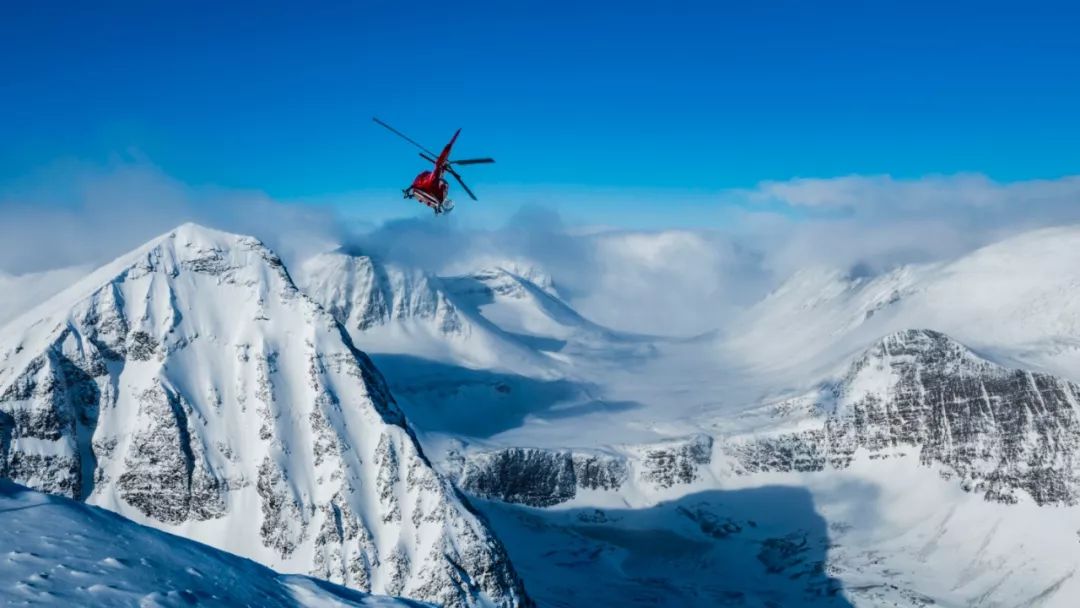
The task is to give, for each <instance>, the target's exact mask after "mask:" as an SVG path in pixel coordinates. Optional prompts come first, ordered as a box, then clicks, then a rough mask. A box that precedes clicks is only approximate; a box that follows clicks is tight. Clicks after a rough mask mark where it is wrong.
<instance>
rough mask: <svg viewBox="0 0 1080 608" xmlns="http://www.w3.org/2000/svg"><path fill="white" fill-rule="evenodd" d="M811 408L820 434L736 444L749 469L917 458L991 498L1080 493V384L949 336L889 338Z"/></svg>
mask: <svg viewBox="0 0 1080 608" xmlns="http://www.w3.org/2000/svg"><path fill="white" fill-rule="evenodd" d="M788 405H790V404H786V405H785V408H786V407H787V406H788ZM803 405H804V406H806V407H808V408H809V409H810V411H812V412H813V413H814V416H815V417H816V418H818V419H819V420H820V423H821V426H820V427H819V428H816V429H811V430H804V431H800V432H793V433H780V434H777V435H774V436H771V437H754V438H748V439H745V440H741V441H735V442H733V443H732V444H730V445H729V446H726V449H729V450H730V451H732V452H733V453H734V454H735V455H736V457H737V460H738V462H739V465H740V467H741V471H742V472H757V471H793V470H795V471H817V470H821V469H824V468H827V467H833V468H842V467H846V466H848V465H849V464H850V463H851V461H852V458H853V457H854V456H855V453H856V451H858V450H865V451H866V452H867V453H868V454H869V455H870V457H871V458H875V457H876V458H881V457H888V456H892V455H906V454H912V455H914V456H915V457H917V458H919V460H920V462H922V463H923V464H926V465H934V466H938V467H939V468H940V469H939V470H940V472H941V474H942V475H943V476H945V477H947V478H956V479H957V480H958V481H959V482H960V484H961V485H962V486H963V487H964V488H965V489H967V490H969V491H974V492H981V493H983V494H984V495H985V497H986V498H987V499H988V500H994V501H1000V502H1016V501H1017V500H1019V499H1020V498H1021V496H1023V495H1027V496H1030V497H1031V499H1033V500H1034V501H1035V502H1036V503H1038V504H1076V503H1077V500H1078V497H1080V477H1078V475H1077V471H1078V470H1080V468H1078V467H1080V451H1078V447H1080V387H1078V386H1077V385H1075V384H1073V383H1071V382H1068V381H1066V380H1062V379H1059V378H1055V377H1053V376H1049V375H1045V374H1040V373H1034V372H1029V371H1023V370H1017V369H1008V368H1005V367H1002V366H1000V365H996V364H994V363H991V362H989V361H986V360H984V359H982V358H980V357H978V356H977V355H975V354H974V353H972V352H971V351H970V350H968V349H967V348H965V347H964V346H962V345H960V344H959V343H957V342H955V341H953V340H951V339H950V338H949V337H947V336H945V335H944V334H941V333H938V332H934V331H928V330H909V331H903V332H898V333H896V334H893V335H890V336H888V337H886V338H884V339H883V340H881V341H880V342H878V343H877V344H875V345H874V346H873V347H871V348H870V349H869V350H867V351H866V352H865V353H864V354H863V355H862V356H861V357H859V358H857V359H856V360H855V361H854V363H852V364H851V366H850V368H849V369H848V371H847V373H846V375H844V377H843V378H842V379H841V380H839V381H838V382H836V383H833V384H831V385H829V386H827V387H825V388H824V389H823V390H822V392H821V393H820V394H819V395H817V396H816V398H814V399H812V400H811V401H810V402H807V403H804V404H803Z"/></svg>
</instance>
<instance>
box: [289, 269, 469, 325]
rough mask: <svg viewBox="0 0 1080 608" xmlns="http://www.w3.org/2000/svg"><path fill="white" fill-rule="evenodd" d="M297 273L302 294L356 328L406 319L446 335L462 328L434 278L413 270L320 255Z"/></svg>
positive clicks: (459, 317) (455, 312) (460, 319)
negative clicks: (426, 322)
mask: <svg viewBox="0 0 1080 608" xmlns="http://www.w3.org/2000/svg"><path fill="white" fill-rule="evenodd" d="M300 277H301V281H302V284H303V285H304V289H305V291H306V292H307V293H309V294H314V295H315V296H317V297H318V299H319V302H320V303H321V304H322V305H323V307H324V308H326V309H327V310H328V311H329V312H330V314H332V315H334V317H335V318H337V319H338V320H340V321H341V322H342V323H343V324H345V325H346V326H347V327H350V328H355V329H357V330H359V331H365V330H368V329H371V328H373V327H378V326H382V325H387V324H389V323H391V322H393V321H404V320H408V319H422V320H426V321H428V322H430V323H431V324H432V326H434V327H435V328H436V329H437V330H438V331H439V332H442V333H445V334H448V335H454V334H461V333H463V332H465V331H466V327H465V326H464V323H463V320H462V318H461V314H460V313H459V312H458V311H457V308H456V307H455V306H454V305H453V303H452V302H450V299H449V298H448V297H447V295H446V294H445V293H444V292H443V291H442V290H441V286H440V285H438V283H437V279H435V278H434V277H429V276H428V275H426V274H425V273H423V272H421V271H420V270H417V269H414V268H403V267H400V266H397V265H390V264H377V263H376V262H375V261H374V260H372V259H371V258H370V257H367V256H359V255H348V254H345V253H325V254H321V255H317V256H315V257H313V258H311V259H308V260H306V261H305V262H304V264H303V267H302V269H301V274H300Z"/></svg>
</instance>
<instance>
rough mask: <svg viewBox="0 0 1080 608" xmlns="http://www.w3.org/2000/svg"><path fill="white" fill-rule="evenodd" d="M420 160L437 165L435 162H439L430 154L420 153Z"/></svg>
mask: <svg viewBox="0 0 1080 608" xmlns="http://www.w3.org/2000/svg"><path fill="white" fill-rule="evenodd" d="M420 158H422V159H424V160H426V161H428V162H429V163H437V162H439V160H438V159H437V158H435V157H434V156H432V155H430V154H426V153H424V152H421V153H420Z"/></svg>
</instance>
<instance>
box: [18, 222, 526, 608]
mask: <svg viewBox="0 0 1080 608" xmlns="http://www.w3.org/2000/svg"><path fill="white" fill-rule="evenodd" d="M368 366H369V362H368V360H367V359H366V357H365V356H364V355H362V354H360V353H358V352H357V351H356V350H355V349H354V347H353V345H352V343H351V342H350V341H349V340H348V338H347V337H346V336H345V335H344V334H343V332H342V330H341V327H340V326H339V325H338V324H337V322H336V321H335V320H334V319H333V318H332V317H331V316H330V315H329V314H328V313H327V312H326V310H324V309H323V308H322V307H320V306H319V305H318V304H316V303H315V302H313V301H312V300H310V299H309V298H307V297H306V296H305V295H304V294H303V293H302V292H300V291H299V290H298V289H297V288H296V286H295V285H294V284H293V282H292V280H291V278H290V277H289V274H288V272H287V271H286V270H285V268H284V266H283V265H282V263H281V261H280V260H279V259H278V258H277V257H276V256H275V255H274V254H273V253H272V252H270V251H269V250H268V249H266V248H265V247H264V246H263V245H262V244H261V243H260V242H259V241H258V240H256V239H254V238H251V237H243V236H239V235H232V234H228V233H224V232H219V231H215V230H210V229H206V228H203V227H200V226H196V225H193V224H186V225H184V226H181V227H179V228H177V229H176V230H174V231H172V232H170V233H168V234H166V235H163V236H162V237H160V238H157V239H154V240H153V241H151V242H150V243H148V244H146V245H144V246H143V247H140V248H139V249H137V250H135V251H134V252H132V253H129V254H127V255H124V256H122V257H121V258H119V259H118V260H117V261H115V262H113V263H111V264H109V265H107V266H105V267H103V268H102V269H99V270H97V271H95V272H93V273H91V274H90V275H89V276H87V277H86V278H85V279H83V280H81V281H79V282H77V283H76V284H75V285H73V286H71V287H69V288H68V289H67V290H65V291H63V292H61V293H60V294H58V295H56V296H55V297H53V298H51V299H50V300H48V301H46V302H44V303H43V304H41V305H40V306H38V307H36V308H34V309H32V310H30V311H28V312H27V313H25V314H24V315H23V316H22V317H21V318H20V319H19V320H18V321H17V322H14V323H12V324H10V325H8V326H6V327H5V328H3V329H0V396H2V398H0V407H2V409H0V414H2V415H0V431H7V428H6V427H4V426H2V425H3V424H6V421H7V420H12V419H14V418H16V417H17V418H19V420H25V421H27V422H25V423H24V422H19V423H18V425H19V426H21V427H26V428H21V429H18V430H17V431H16V433H14V434H12V435H8V434H6V433H5V434H4V435H2V436H0V439H3V443H2V444H0V447H2V448H3V450H4V452H5V456H6V457H7V456H8V455H9V454H14V455H16V456H10V457H8V458H6V459H7V460H8V461H10V462H12V463H14V464H13V465H12V467H13V468H12V469H11V470H10V471H9V472H8V475H10V476H11V477H13V478H14V479H16V480H18V481H21V482H24V483H32V484H34V485H35V487H39V488H43V489H48V490H50V491H53V492H58V493H63V494H67V495H69V496H72V497H73V498H78V499H82V500H85V501H87V502H89V503H90V504H94V505H97V506H101V507H105V508H107V509H109V510H112V511H114V512H117V513H120V514H122V515H124V516H126V517H129V518H131V519H133V520H135V521H137V522H139V523H144V524H147V525H152V526H154V527H157V528H159V529H162V530H165V531H168V532H171V533H175V534H179V535H182V536H184V537H186V538H190V539H193V540H197V541H200V542H204V543H207V544H210V545H212V546H215V547H217V548H219V549H223V550H227V551H230V552H235V553H237V554H240V555H243V556H245V557H248V558H251V559H254V560H256V561H258V562H260V563H262V564H265V565H268V566H270V567H272V568H274V569H276V570H280V571H283V572H298V573H304V574H309V573H316V574H319V575H321V576H324V577H327V578H330V579H331V580H334V581H336V582H339V583H344V584H348V585H350V586H353V587H356V588H360V589H364V590H374V591H376V592H380V593H386V594H391V595H403V596H411V597H421V598H424V599H438V600H439V601H440V602H444V603H453V602H455V601H458V602H463V603H464V604H467V605H470V606H490V605H499V606H505V605H513V604H514V603H516V602H517V601H519V599H520V598H518V597H517V596H518V594H519V593H520V588H519V587H516V586H515V584H514V583H515V579H514V575H513V570H512V568H511V567H510V566H509V565H507V564H506V563H505V561H500V551H501V547H500V546H499V545H498V543H497V541H495V540H494V539H492V538H491V536H490V533H489V532H488V531H487V530H486V528H485V526H484V523H483V522H482V521H481V520H479V519H478V518H477V517H476V516H475V515H474V514H473V513H472V512H471V511H470V510H469V508H468V506H467V505H465V504H463V503H462V502H461V501H460V498H459V497H458V496H457V494H456V493H455V492H454V491H453V489H452V488H451V487H450V485H449V483H448V482H446V481H445V480H443V479H441V478H438V477H437V476H436V474H435V472H434V471H433V470H432V469H431V468H430V466H429V465H428V464H427V462H426V460H425V457H424V455H423V453H422V451H421V449H420V447H419V445H417V443H416V441H415V439H414V437H413V436H412V434H411V432H410V430H409V429H408V428H407V426H406V423H405V420H404V419H403V418H402V416H401V412H400V410H399V409H398V407H397V405H396V404H394V403H393V401H392V400H391V398H390V397H389V395H387V394H386V393H385V386H384V385H383V381H382V379H381V377H379V376H378V374H377V372H375V371H373V370H372V369H370V368H369V367H368ZM65 370H67V371H65ZM59 374H66V375H68V376H72V377H73V378H75V379H78V378H81V381H79V382H69V381H68V380H66V379H65V380H64V381H62V382H60V381H57V380H55V378H56V377H57V375H59ZM12 387H16V388H12ZM18 387H33V389H32V390H26V391H24V390H23V389H21V388H18ZM39 412H44V414H39ZM69 420H70V421H71V422H70V423H67V421H69ZM9 436H10V441H8V437H9ZM56 437H59V440H57V441H52V439H53V438H56ZM45 439H49V441H45ZM50 462H59V463H61V465H62V466H60V465H50V464H49V463H50ZM39 463H40V464H39ZM7 464H8V463H7V462H4V465H5V467H6V466H7ZM16 465H18V466H17V467H16ZM450 577H452V578H453V580H454V581H455V583H454V584H450V583H449V582H448V581H447V579H448V578H450Z"/></svg>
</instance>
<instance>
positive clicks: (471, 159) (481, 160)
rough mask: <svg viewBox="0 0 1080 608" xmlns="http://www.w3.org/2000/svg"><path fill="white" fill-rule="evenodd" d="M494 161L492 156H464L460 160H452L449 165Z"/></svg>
mask: <svg viewBox="0 0 1080 608" xmlns="http://www.w3.org/2000/svg"><path fill="white" fill-rule="evenodd" d="M493 162H495V159H494V158H466V159H462V160H452V161H450V164H451V165H479V164H486V163H493Z"/></svg>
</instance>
